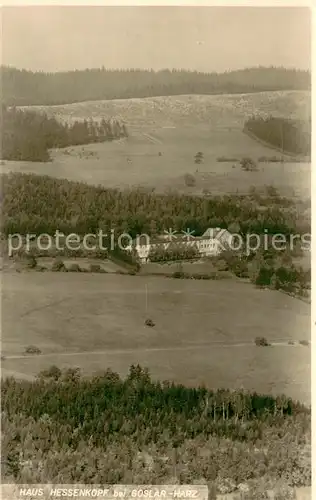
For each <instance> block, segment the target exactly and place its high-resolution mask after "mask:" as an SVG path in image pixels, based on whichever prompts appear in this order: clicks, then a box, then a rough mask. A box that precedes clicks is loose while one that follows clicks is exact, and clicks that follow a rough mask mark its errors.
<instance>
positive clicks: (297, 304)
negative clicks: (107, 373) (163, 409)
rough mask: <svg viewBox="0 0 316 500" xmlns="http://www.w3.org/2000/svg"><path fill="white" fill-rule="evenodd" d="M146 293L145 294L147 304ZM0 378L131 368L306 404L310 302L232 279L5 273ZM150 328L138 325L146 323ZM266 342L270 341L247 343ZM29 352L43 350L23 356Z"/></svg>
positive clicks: (183, 380)
mask: <svg viewBox="0 0 316 500" xmlns="http://www.w3.org/2000/svg"><path fill="white" fill-rule="evenodd" d="M146 289H147V298H146ZM2 290H3V293H2V307H3V315H2V316H3V317H2V354H3V355H4V356H5V359H4V360H3V361H2V375H3V376H6V375H12V374H15V375H16V376H18V377H22V378H26V379H28V378H31V377H32V376H34V375H36V374H37V373H38V372H39V371H40V370H43V369H46V368H48V367H49V366H51V365H53V364H55V365H57V366H59V367H60V368H66V367H70V366H72V367H80V368H81V370H82V372H83V373H84V374H92V373H95V372H98V371H100V370H105V369H107V368H109V367H110V368H111V369H113V370H114V371H117V372H118V373H120V374H121V375H124V376H125V375H126V374H127V372H128V369H129V367H130V365H131V364H133V363H134V364H137V363H139V364H140V365H141V366H147V367H148V368H149V369H150V372H151V374H152V375H153V377H154V378H159V379H161V380H164V379H170V380H175V381H177V382H179V383H182V384H185V385H189V386H196V385H199V384H205V385H206V386H208V387H209V388H218V387H226V388H228V387H229V388H231V389H234V388H240V387H244V388H245V389H248V390H256V391H258V392H260V393H270V394H280V393H285V394H286V395H288V396H290V397H292V398H294V399H299V400H301V401H302V402H305V403H307V404H310V348H309V347H308V346H303V345H299V344H296V343H295V345H289V344H288V342H289V341H294V342H298V341H299V340H308V341H309V340H310V306H309V305H308V304H306V303H304V302H302V301H299V300H296V299H293V298H291V297H289V296H287V295H284V294H281V293H279V292H277V291H271V290H259V289H255V288H254V287H253V286H251V285H249V284H246V283H242V282H237V281H233V280H223V281H215V282H214V281H208V282H201V281H199V282H196V281H194V280H170V279H167V278H162V277H145V276H143V277H142V276H122V275H120V276H119V275H99V274H79V275H78V274H72V273H66V274H64V273H33V272H29V273H28V272H25V273H12V272H8V273H4V274H3V285H2ZM148 317H149V318H152V319H153V321H154V322H155V326H154V327H153V328H148V327H146V326H145V325H144V321H145V319H146V318H148ZM257 336H265V337H266V338H267V339H268V340H269V341H270V342H271V343H272V345H271V346H270V347H266V348H260V347H257V346H255V345H254V339H255V337H257ZM29 345H35V346H37V347H38V348H39V349H40V350H41V352H42V354H40V355H25V354H24V351H25V348H26V347H27V346H29Z"/></svg>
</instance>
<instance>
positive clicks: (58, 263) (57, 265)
mask: <svg viewBox="0 0 316 500" xmlns="http://www.w3.org/2000/svg"><path fill="white" fill-rule="evenodd" d="M64 269H65V264H64V262H63V261H62V259H60V258H59V257H57V258H56V259H54V261H53V263H52V271H63V270H64Z"/></svg>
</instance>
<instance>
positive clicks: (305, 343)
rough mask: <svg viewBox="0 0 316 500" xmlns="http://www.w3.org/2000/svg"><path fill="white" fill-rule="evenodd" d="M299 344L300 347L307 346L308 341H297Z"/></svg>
mask: <svg viewBox="0 0 316 500" xmlns="http://www.w3.org/2000/svg"><path fill="white" fill-rule="evenodd" d="M299 343H300V344H301V345H309V342H308V340H300V341H299Z"/></svg>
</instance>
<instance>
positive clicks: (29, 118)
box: [0, 106, 127, 161]
mask: <svg viewBox="0 0 316 500" xmlns="http://www.w3.org/2000/svg"><path fill="white" fill-rule="evenodd" d="M0 128H1V131H2V147H1V148H0V154H1V159H4V160H24V161H48V160H49V158H50V157H49V149H51V148H63V147H66V146H73V145H79V144H89V143H92V142H104V141H111V140H114V139H119V138H121V137H126V136H127V129H126V126H125V125H124V124H122V123H120V122H118V121H117V120H111V121H110V120H105V119H104V118H103V119H102V120H101V121H100V122H96V121H93V120H84V121H81V122H79V121H75V122H74V123H73V124H71V125H68V124H67V123H65V124H62V123H59V122H58V121H57V120H55V118H48V117H47V116H46V115H45V114H43V113H35V112H33V111H24V110H23V111H21V110H18V109H16V108H7V107H6V106H2V113H1V127H0Z"/></svg>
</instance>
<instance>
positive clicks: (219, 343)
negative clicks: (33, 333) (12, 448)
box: [2, 341, 306, 362]
mask: <svg viewBox="0 0 316 500" xmlns="http://www.w3.org/2000/svg"><path fill="white" fill-rule="evenodd" d="M246 346H248V347H249V346H252V347H254V344H253V342H236V343H227V342H223V341H214V342H210V343H208V344H199V345H184V346H178V347H148V348H134V349H104V350H98V351H76V352H50V353H41V354H12V355H8V356H5V358H4V360H3V361H2V362H5V360H6V359H27V358H34V357H36V358H38V357H50V356H83V355H88V354H89V355H90V354H96V355H98V354H110V355H111V354H130V353H140V352H143V353H146V352H173V351H191V350H194V349H197V350H199V349H207V348H216V347H220V348H223V347H228V348H231V347H246ZM273 346H284V347H292V348H293V347H302V348H303V347H306V346H301V345H300V344H298V343H297V344H292V345H289V344H288V343H287V342H274V343H272V344H271V347H273Z"/></svg>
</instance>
